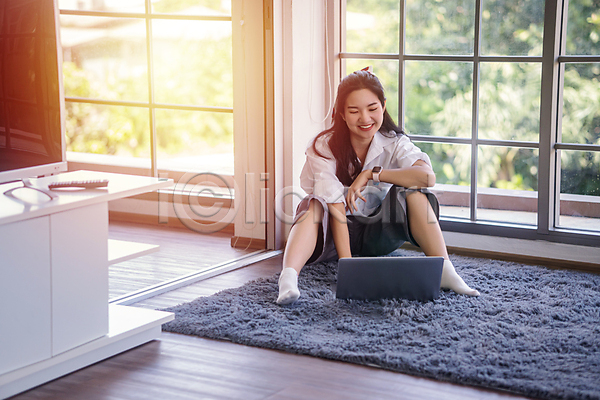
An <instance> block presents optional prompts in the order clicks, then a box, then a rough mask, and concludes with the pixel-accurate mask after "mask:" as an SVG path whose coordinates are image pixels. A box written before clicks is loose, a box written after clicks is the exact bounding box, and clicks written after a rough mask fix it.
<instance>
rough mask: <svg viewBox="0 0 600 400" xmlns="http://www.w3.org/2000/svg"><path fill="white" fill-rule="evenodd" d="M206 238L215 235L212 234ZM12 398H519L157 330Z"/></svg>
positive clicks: (172, 258)
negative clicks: (139, 343) (152, 335)
mask: <svg viewBox="0 0 600 400" xmlns="http://www.w3.org/2000/svg"><path fill="white" fill-rule="evenodd" d="M119 230H129V232H133V231H135V232H136V234H137V235H138V237H139V238H140V241H143V240H144V236H145V233H144V232H147V235H148V237H151V236H153V235H155V234H156V232H155V230H154V229H152V228H145V227H143V226H121V227H119ZM164 233H165V231H162V234H164ZM173 235H175V236H177V237H178V239H177V240H176V241H175V242H176V243H174V244H173V245H174V248H176V247H178V246H181V248H182V249H187V250H189V251H195V252H199V253H202V254H204V253H205V252H207V251H208V250H207V248H206V247H204V246H203V243H202V241H198V238H197V236H195V235H194V236H192V235H186V234H185V233H183V232H173ZM186 237H187V239H186ZM212 239H214V240H217V239H215V238H214V237H213V238H212ZM217 241H218V240H217ZM220 241H221V244H220V245H221V246H225V244H227V245H228V243H229V241H228V238H226V237H221V238H220ZM214 245H215V244H214V242H210V246H209V247H211V246H214ZM170 246H171V245H169V244H167V245H166V246H165V247H164V248H162V249H161V251H165V252H167V251H168V252H171V253H170V254H169V256H168V257H167V258H169V263H171V264H172V265H177V264H178V262H179V261H181V262H182V263H184V262H188V261H189V260H191V259H195V257H194V256H191V255H190V254H184V253H185V252H178V251H174V250H173V249H172V248H171V249H170ZM194 247H198V249H194ZM200 248H203V250H200ZM187 250H186V251H187ZM180 257H181V258H180ZM157 262H158V261H157ZM155 267H156V268H159V267H160V266H159V265H156V266H155ZM280 267H281V256H277V257H275V258H270V259H267V260H264V261H261V262H259V263H256V264H253V265H250V266H247V267H244V268H241V269H238V270H235V271H231V272H228V273H226V274H223V275H219V276H216V277H213V278H209V279H207V280H205V281H202V282H198V283H195V284H193V285H191V286H188V287H185V288H181V289H178V290H175V291H173V292H169V293H165V294H162V295H160V296H157V297H155V298H151V299H148V300H145V301H144V302H142V303H138V304H136V306H139V307H149V308H160V307H166V306H169V305H174V304H179V303H181V302H183V301H188V300H192V299H194V298H196V297H198V296H206V295H210V294H212V293H215V292H217V291H219V290H222V289H225V288H230V287H237V286H240V285H242V284H243V283H245V282H246V281H248V280H250V279H254V278H257V277H264V276H271V275H273V274H274V273H276V272H277V271H278V270H279V269H280ZM13 399H14V400H28V399H60V400H136V399H140V400H154V399H156V400H159V399H160V400H179V399H190V400H191V399H194V400H197V399H244V400H249V399H282V400H285V399H290V400H291V399H344V400H352V399H361V400H362V399H368V400H372V399H436V400H437V399H457V400H458V399H461V400H475V399H481V400H486V399H523V397H518V396H513V395H511V394H507V393H501V392H496V391H489V390H484V389H479V388H473V387H468V386H461V385H455V384H449V383H443V382H438V381H434V380H430V379H424V378H417V377H412V376H409V375H403V374H399V373H394V372H389V371H384V370H381V369H377V368H371V367H363V366H359V365H354V364H348V363H343V362H336V361H329V360H324V359H319V358H314V357H309V356H300V355H295V354H288V353H284V352H280V351H274V350H266V349H260V348H254V347H248V346H242V345H237V344H233V343H230V342H225V341H214V340H208V339H203V338H198V337H192V336H184V335H178V334H173V333H166V332H163V333H162V336H161V338H160V340H157V341H153V342H150V343H147V344H145V345H142V346H140V347H138V348H135V349H132V350H129V351H127V352H125V353H122V354H119V355H117V356H114V357H112V358H110V359H107V360H104V361H102V362H99V363H97V364H94V365H92V366H89V367H87V368H84V369H82V370H79V371H77V372H74V373H72V374H70V375H67V376H65V377H62V378H59V379H57V380H55V381H52V382H49V383H47V384H45V385H42V386H40V387H38V388H35V389H32V390H30V391H28V392H25V393H22V394H20V395H17V396H15V397H14V398H13Z"/></svg>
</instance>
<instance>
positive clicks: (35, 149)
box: [0, 0, 67, 183]
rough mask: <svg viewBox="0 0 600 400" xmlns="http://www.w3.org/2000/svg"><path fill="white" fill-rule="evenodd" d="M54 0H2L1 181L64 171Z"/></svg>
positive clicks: (61, 108)
mask: <svg viewBox="0 0 600 400" xmlns="http://www.w3.org/2000/svg"><path fill="white" fill-rule="evenodd" d="M57 1H58V0H2V1H0V183H4V182H10V181H16V180H22V179H24V178H30V177H38V176H45V175H52V174H56V173H59V172H62V171H66V170H67V162H66V151H65V122H64V114H65V107H64V94H63V90H62V53H61V47H60V30H59V24H58V21H59V20H58V18H59V15H58V14H59V12H58V4H57Z"/></svg>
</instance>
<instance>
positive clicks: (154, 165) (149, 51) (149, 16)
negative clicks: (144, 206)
mask: <svg viewBox="0 0 600 400" xmlns="http://www.w3.org/2000/svg"><path fill="white" fill-rule="evenodd" d="M144 7H145V10H144V12H143V13H139V12H138V13H135V12H114V11H95V10H72V9H59V12H60V15H73V16H84V17H108V18H135V19H140V20H143V21H145V26H146V28H145V29H146V55H147V56H146V58H147V59H146V65H147V70H148V101H147V102H144V101H122V100H119V101H113V100H103V99H94V98H82V97H67V96H65V103H86V104H95V105H106V106H122V107H123V106H124V107H137V108H142V109H147V111H148V121H149V130H150V169H149V170H148V169H146V168H138V167H125V166H124V167H123V168H121V169H120V171H123V170H125V171H127V172H128V173H132V174H135V175H147V174H150V176H154V177H158V176H159V174H161V173H166V172H167V171H162V170H160V171H159V168H158V160H157V147H158V144H157V133H156V123H155V122H156V117H155V112H156V110H177V111H199V112H216V113H225V114H233V107H214V106H205V105H185V104H167V103H159V102H157V101H156V100H155V96H154V86H155V84H154V61H153V37H152V21H154V20H180V21H224V22H230V23H232V24H233V16H232V15H229V16H215V15H180V14H165V13H156V12H152V10H151V1H150V0H145V2H144ZM232 31H233V26H232ZM67 161H69V160H67ZM74 164H77V165H85V166H86V167H91V169H94V170H113V169H114V168H115V166H106V168H103V167H101V166H100V165H99V164H95V163H94V162H90V163H89V164H88V163H80V162H75V163H74ZM88 169H89V168H88ZM168 172H169V173H170V174H171V175H172V174H175V175H176V176H177V177H179V176H181V175H183V174H184V173H185V171H168ZM230 178H231V177H228V180H231V179H230Z"/></svg>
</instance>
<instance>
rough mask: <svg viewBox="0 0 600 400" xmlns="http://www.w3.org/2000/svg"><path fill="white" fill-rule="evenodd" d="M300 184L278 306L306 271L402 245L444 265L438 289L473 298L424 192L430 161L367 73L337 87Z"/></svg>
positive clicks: (434, 204) (292, 297)
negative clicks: (414, 247) (409, 245)
mask: <svg viewBox="0 0 600 400" xmlns="http://www.w3.org/2000/svg"><path fill="white" fill-rule="evenodd" d="M300 181H301V186H302V188H303V189H304V190H305V191H306V193H307V194H308V196H306V197H305V198H304V199H303V200H302V202H301V203H300V204H299V205H298V209H297V211H296V217H295V220H294V225H293V226H292V229H291V231H290V235H289V237H288V242H287V245H286V249H285V252H284V255H283V266H282V267H283V268H282V272H281V275H280V277H279V296H278V298H277V303H278V304H282V305H283V304H290V303H293V302H295V301H296V300H297V299H298V298H299V297H300V291H299V290H298V274H299V273H300V271H301V270H302V267H303V266H304V265H305V264H308V263H312V262H320V261H330V260H335V259H338V258H344V257H352V255H359V256H377V255H385V254H388V253H390V252H392V251H394V250H395V249H397V248H398V247H399V246H400V245H401V244H402V243H403V242H404V241H407V240H408V241H410V242H411V243H413V244H414V245H417V246H419V247H420V248H421V249H422V250H423V252H424V253H425V255H427V256H441V257H443V258H444V267H443V270H442V280H441V287H442V288H446V289H451V290H454V291H455V292H457V293H459V294H465V295H470V296H479V292H478V291H477V290H474V289H471V288H470V287H469V286H468V285H467V284H466V283H465V282H464V281H463V280H462V278H461V277H460V276H459V275H458V274H457V273H456V271H455V270H454V266H453V265H452V262H451V261H450V260H449V258H448V251H447V249H446V243H445V242H444V237H443V236H442V231H441V229H440V226H439V223H438V217H439V211H438V210H439V205H438V201H437V199H436V197H435V196H434V195H433V194H432V193H431V192H430V191H429V190H427V189H426V188H428V187H432V186H433V185H434V184H435V174H434V173H433V170H432V168H431V161H430V160H429V157H428V156H427V154H425V153H423V152H422V151H421V150H420V149H419V148H417V147H416V146H415V145H414V144H413V143H412V142H411V141H410V139H409V138H408V137H407V136H406V135H405V134H404V133H403V132H402V130H401V129H400V128H398V126H397V125H396V124H395V123H394V121H393V120H392V118H391V116H390V115H389V114H388V112H387V110H386V109H385V95H384V90H383V87H382V85H381V83H380V81H379V79H377V77H376V76H375V75H373V74H372V73H371V72H370V71H368V70H362V71H356V72H354V73H352V74H350V75H348V76H347V77H345V78H344V79H343V80H342V81H341V82H340V85H339V87H338V93H337V97H336V103H335V107H334V110H333V126H332V127H331V128H329V129H327V130H325V131H323V132H321V133H320V134H318V135H317V136H316V138H315V139H314V140H313V142H312V144H311V146H309V148H308V149H307V151H306V163H305V165H304V168H303V170H302V173H301V176H300Z"/></svg>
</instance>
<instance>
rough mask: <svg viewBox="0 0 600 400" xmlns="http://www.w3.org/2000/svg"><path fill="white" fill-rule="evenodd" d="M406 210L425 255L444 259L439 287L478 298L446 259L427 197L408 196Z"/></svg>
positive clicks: (415, 236) (439, 231) (446, 253)
mask: <svg viewBox="0 0 600 400" xmlns="http://www.w3.org/2000/svg"><path fill="white" fill-rule="evenodd" d="M406 208H407V213H408V225H409V227H410V231H411V233H412V234H413V236H414V238H415V240H416V241H417V243H418V244H419V247H421V249H422V250H423V252H424V253H425V255H427V256H439V257H444V269H443V270H442V282H441V285H440V286H441V287H442V288H445V289H452V290H454V291H455V292H456V293H460V294H466V295H469V296H479V292H478V291H477V290H475V289H471V288H470V287H469V285H467V284H466V283H465V281H463V279H462V278H461V277H460V276H459V275H458V274H457V273H456V271H455V270H454V265H452V262H451V261H450V258H449V257H448V250H447V249H446V241H445V240H444V236H443V235H442V229H441V228H440V224H439V223H438V221H437V219H436V217H435V213H434V212H433V209H432V208H431V204H429V200H427V196H426V195H425V194H423V193H421V192H413V193H411V194H409V195H408V196H407V198H406Z"/></svg>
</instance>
